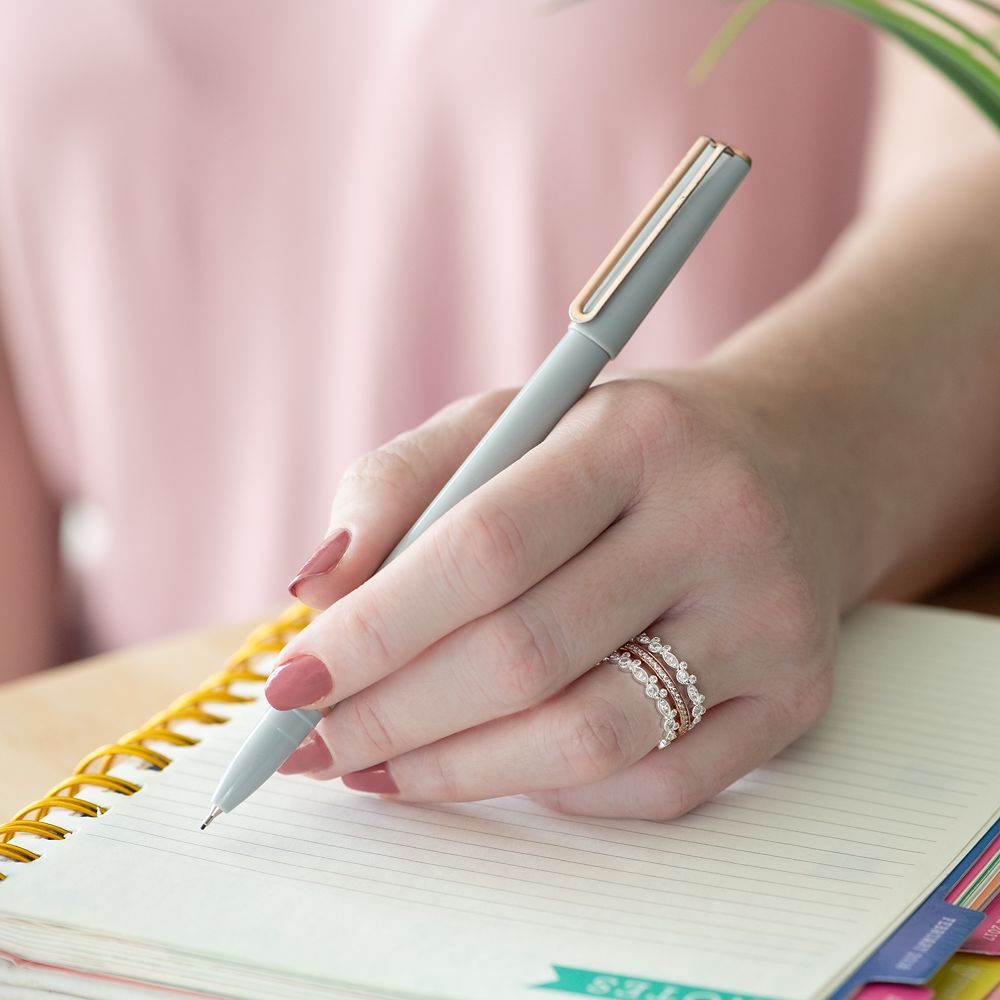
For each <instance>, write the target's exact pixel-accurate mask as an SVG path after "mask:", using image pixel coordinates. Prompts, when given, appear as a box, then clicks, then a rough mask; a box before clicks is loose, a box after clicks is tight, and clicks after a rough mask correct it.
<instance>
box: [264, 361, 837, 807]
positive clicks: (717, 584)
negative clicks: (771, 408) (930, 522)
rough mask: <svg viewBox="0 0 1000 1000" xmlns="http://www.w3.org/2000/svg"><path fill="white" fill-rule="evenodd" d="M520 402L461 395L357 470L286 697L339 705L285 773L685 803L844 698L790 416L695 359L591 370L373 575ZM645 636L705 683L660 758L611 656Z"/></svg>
mask: <svg viewBox="0 0 1000 1000" xmlns="http://www.w3.org/2000/svg"><path fill="white" fill-rule="evenodd" d="M512 395H513V393H511V392H506V391H505V392H495V393H491V394H488V395H484V396H480V397H475V398H472V399H468V400H463V401H460V402H458V403H455V404H453V405H451V406H449V407H447V408H446V409H444V410H443V411H441V412H440V413H438V414H437V415H436V416H435V417H433V418H432V419H431V420H429V421H428V422H427V423H426V424H424V425H422V426H421V427H418V428H416V429H415V430H413V431H410V432H408V433H406V434H403V435H402V436H400V437H399V438H397V439H395V440H394V441H392V442H390V443H389V444H387V445H386V446H384V447H383V448H380V449H378V450H377V451H375V452H372V453H371V454H369V455H366V456H365V457H364V458H362V459H361V460H360V461H358V462H357V463H355V465H354V466H353V467H352V468H351V469H350V470H349V471H348V472H347V474H346V475H345V476H344V478H343V481H342V483H341V485H340V488H339V490H338V493H337V496H336V498H335V500H334V503H333V510H332V518H331V525H332V527H331V531H330V534H329V535H328V536H327V540H326V542H325V543H324V545H323V546H321V547H320V549H319V550H318V551H317V553H316V554H315V555H314V556H313V558H312V559H311V560H310V562H309V563H307V564H306V566H305V567H304V568H303V572H302V574H300V576H299V577H298V578H297V580H296V581H294V582H293V591H294V592H295V593H296V594H297V596H299V597H300V599H302V600H304V601H306V602H307V603H309V604H311V605H312V606H314V607H317V608H321V607H325V608H326V610H325V611H323V612H322V613H321V614H320V615H318V617H317V618H316V620H315V621H314V622H313V623H312V624H311V625H310V626H309V627H308V628H306V629H305V630H304V631H303V632H302V633H301V634H299V635H298V636H297V637H296V638H295V639H293V640H292V642H290V643H289V645H288V647H287V648H286V649H285V650H284V651H283V653H282V655H281V658H280V663H281V664H283V665H281V666H280V668H279V669H278V670H276V671H275V673H273V674H272V676H271V679H270V680H269V682H268V685H267V689H266V690H267V697H268V699H269V701H270V702H271V704H272V705H274V706H275V707H277V708H282V709H288V708H294V707H305V706H308V707H320V706H326V705H332V706H333V708H332V710H331V711H330V712H329V714H328V715H327V716H326V718H324V719H323V721H322V722H321V723H320V725H319V727H318V728H317V730H316V732H315V733H314V734H312V735H311V736H310V737H309V738H308V739H307V741H306V742H305V743H304V744H303V746H302V747H300V748H299V749H298V750H296V751H295V753H293V754H292V756H291V757H290V758H289V760H288V761H287V762H286V764H285V765H284V766H283V768H282V770H283V771H285V772H296V771H300V772H301V771H308V772H310V773H312V774H313V775H314V776H315V777H318V778H333V777H338V776H345V775H347V776H348V777H347V779H346V783H347V784H349V785H351V786H352V787H360V788H363V789H364V790H369V791H377V792H381V793H383V794H392V795H394V796H395V797H397V798H399V799H403V800H408V801H418V802H419V801H462V800H473V799H484V798H491V797H494V796H499V795H506V794H511V793H529V794H531V795H532V796H533V797H534V798H535V799H537V800H539V801H541V802H542V803H544V804H546V805H547V806H549V807H552V808H554V809H558V810H562V811H566V812H573V813H584V814H590V815H614V816H629V817H643V818H651V819H655V818H670V817H673V816H677V815H679V814H682V813H684V812H686V811H687V810H689V809H691V808H693V807H694V806H696V805H697V804H699V803H700V802H702V801H704V800H706V799H708V798H710V797H711V796H713V795H715V794H716V793H717V792H719V791H720V790H721V789H722V788H724V787H726V786H727V785H728V784H730V783H731V782H733V781H734V780H735V779H737V778H738V777H740V776H741V775H742V774H744V773H746V772H747V771H748V770H750V769H751V768H752V767H754V766H755V765H756V764H758V763H760V762H761V761H764V760H766V759H767V758H769V757H771V756H772V755H773V754H775V753H776V752H777V751H779V750H780V749H781V748H782V747H784V746H785V745H786V744H788V743H789V742H790V741H791V740H793V739H794V738H795V737H797V736H798V735H799V734H801V733H802V732H803V731H804V730H806V729H807V728H808V727H809V726H810V725H811V724H812V723H813V722H814V721H815V720H816V719H817V718H818V717H819V716H820V715H821V714H822V712H823V711H824V709H825V707H826V705H827V702H828V697H829V691H830V679H831V676H830V675H831V658H832V651H833V644H834V637H835V635H836V624H837V619H838V613H839V607H838V592H837V586H836V584H835V582H833V581H834V577H835V574H836V550H837V545H836V541H835V539H833V538H832V537H831V531H829V530H827V529H826V527H825V525H826V523H827V521H826V518H824V517H823V516H820V513H819V511H818V509H817V508H818V503H817V502H816V499H815V498H813V497H809V496H807V495H803V491H802V490H801V489H800V488H799V487H798V486H797V485H796V484H797V482H798V477H796V476H795V475H793V474H792V472H791V471H789V470H792V469H793V467H794V464H795V460H797V459H795V442H794V440H791V438H790V435H789V431H788V429H787V428H784V427H782V426H781V425H780V423H775V422H773V421H771V422H769V421H766V420H763V419H760V418H759V417H758V416H757V412H758V411H757V409H756V408H755V406H754V401H753V400H743V399H741V398H740V394H739V392H738V391H737V390H736V389H735V388H734V387H733V385H732V384H731V383H728V382H726V381H725V380H724V379H719V378H716V377H715V376H713V374H712V373H711V370H710V369H701V370H699V369H696V370H692V371H689V372H686V373H673V374H669V375H667V374H664V375H657V376H656V378H644V379H622V380H616V381H610V382H606V383H603V384H600V385H598V386H595V387H594V388H592V389H591V390H590V391H588V392H587V393H586V395H585V396H584V397H583V398H582V399H581V400H580V401H579V402H578V403H577V404H576V405H575V406H574V407H573V409H572V410H571V411H570V412H569V413H568V414H567V415H566V417H565V418H564V419H563V420H562V421H561V422H560V423H559V425H558V426H557V427H556V428H555V430H554V431H553V432H552V434H551V435H550V436H549V437H548V439H547V440H546V441H544V442H543V443H542V444H541V445H539V446H538V447H537V448H535V449H533V450H532V451H531V452H530V453H529V454H528V455H526V456H525V457H524V458H522V459H521V460H520V461H518V462H516V463H515V464H514V465H513V466H511V467H510V468H509V469H507V470H506V471H504V472H503V473H501V474H500V475H499V476H497V477H496V478H495V479H493V480H492V481H491V482H489V483H487V484H486V485H485V486H483V487H482V488H481V489H479V490H478V491H477V492H476V493H475V494H473V495H472V496H470V497H468V498H466V499H465V500H464V501H463V502H462V503H460V504H458V505H457V506H456V507H455V508H454V509H453V510H451V511H450V512H449V513H448V514H446V515H445V516H444V517H442V518H441V519H440V520H439V521H437V522H436V523H435V524H434V525H433V526H432V527H431V528H429V529H428V530H427V531H426V532H425V533H424V534H423V535H422V536H421V537H420V538H419V539H418V540H417V541H416V542H415V543H414V544H413V545H412V546H411V547H410V548H409V549H407V550H406V551H405V552H404V553H403V554H402V555H401V556H399V557H398V558H397V559H395V560H394V561H393V562H392V563H390V564H389V565H388V566H387V567H386V568H385V569H384V570H382V571H381V572H379V573H377V574H376V575H375V576H373V577H371V578H370V579H369V577H370V576H371V574H372V573H373V572H374V571H375V570H376V568H377V567H378V566H379V564H380V563H381V561H382V560H383V559H384V558H385V556H386V555H387V554H388V552H389V551H390V550H391V548H392V547H393V545H394V544H395V543H396V541H397V540H398V539H399V538H400V537H401V536H402V534H403V533H404V531H405V530H406V529H407V528H408V527H409V525H410V524H411V523H412V522H413V521H414V520H415V519H416V517H417V516H418V515H419V513H420V512H421V510H423V508H424V507H425V506H426V505H427V503H428V502H429V501H430V500H431V499H432V497H433V496H434V495H435V494H436V493H437V491H438V490H439V489H440V487H441V486H442V485H443V483H444V482H445V481H446V479H447V478H448V476H449V475H450V474H451V473H452V472H453V471H454V469H455V468H456V467H457V466H458V464H459V463H460V462H461V460H462V459H463V458H464V457H465V455H466V454H467V453H468V451H469V450H470V449H471V447H472V446H473V445H474V444H475V442H476V441H477V440H478V439H479V438H480V437H481V436H482V434H483V433H484V432H485V431H486V429H487V428H488V427H489V426H490V424H491V423H492V422H493V420H494V419H495V418H496V416H497V415H498V414H499V413H500V411H501V410H502V409H503V407H504V406H505V405H506V404H507V402H508V401H509V400H510V398H511V397H512ZM334 564H336V565H335V566H334ZM643 630H645V631H647V632H649V633H650V634H654V633H655V634H657V635H659V636H661V637H662V638H663V641H664V642H665V643H671V644H672V645H673V647H674V648H675V649H676V650H677V651H678V655H681V656H682V657H683V658H685V659H686V660H687V661H688V662H689V663H690V664H691V669H692V670H694V671H696V673H697V675H698V686H699V687H700V689H701V691H702V692H703V693H704V694H705V696H706V699H707V701H706V704H707V707H708V712H707V714H706V716H705V717H704V719H703V720H702V724H700V725H698V726H697V727H696V728H695V729H694V730H693V731H691V732H690V733H688V734H687V735H684V736H682V737H681V738H680V739H678V740H677V741H676V742H675V743H673V744H672V745H671V746H669V747H668V748H666V749H664V750H655V749H653V748H654V747H655V746H656V743H657V741H658V739H659V737H660V736H661V735H662V732H661V727H660V722H661V719H660V717H659V715H658V713H657V711H656V709H655V706H654V704H653V702H652V701H651V700H649V699H648V698H647V697H646V696H645V694H644V692H643V690H642V688H641V687H640V685H639V684H637V683H636V682H635V681H634V680H633V679H632V678H631V677H629V676H627V675H623V674H622V673H621V672H620V671H618V670H617V669H616V668H615V667H614V666H613V665H611V664H609V663H598V661H599V660H600V659H601V658H602V657H603V656H604V655H605V654H607V653H608V652H609V651H611V650H613V649H614V648H615V647H616V646H618V645H619V644H621V643H623V642H624V641H625V640H627V639H629V638H630V637H632V636H634V635H636V634H637V633H639V632H642V631H643ZM595 664H596V665H595ZM355 772H361V773H360V774H358V773H355Z"/></svg>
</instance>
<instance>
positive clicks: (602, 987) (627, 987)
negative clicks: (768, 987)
mask: <svg viewBox="0 0 1000 1000" xmlns="http://www.w3.org/2000/svg"><path fill="white" fill-rule="evenodd" d="M552 971H553V972H554V973H555V975H556V979H555V982H552V983H535V984H534V986H533V989H536V990H560V991H561V992H563V993H576V994H577V995H578V996H585V997H606V998H607V1000H777V998H775V997H762V996H757V995H754V994H750V993H727V992H726V991H725V990H707V989H704V988H702V987H701V986H686V985H685V984H684V983H664V982H657V981H655V980H652V979H637V978H636V977H635V976H619V975H615V974H613V973H610V972H594V971H592V970H591V969H571V968H569V967H568V966H565V965H553V966H552Z"/></svg>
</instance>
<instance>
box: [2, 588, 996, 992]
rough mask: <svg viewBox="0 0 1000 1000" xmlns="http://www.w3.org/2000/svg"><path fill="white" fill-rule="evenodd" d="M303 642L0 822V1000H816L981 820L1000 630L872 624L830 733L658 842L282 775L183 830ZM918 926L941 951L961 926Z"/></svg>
mask: <svg viewBox="0 0 1000 1000" xmlns="http://www.w3.org/2000/svg"><path fill="white" fill-rule="evenodd" d="M305 622H306V617H305V613H304V611H303V610H302V609H292V610H291V611H289V612H288V613H287V614H286V615H285V616H284V617H283V618H282V619H281V620H280V621H278V622H276V623H274V624H273V625H269V626H266V627H262V628H261V629H258V630H257V631H256V632H255V633H254V634H253V635H252V636H251V637H250V639H249V640H248V642H247V643H246V645H245V646H244V648H243V649H241V650H240V651H239V652H238V653H237V654H236V656H234V657H233V659H232V660H231V662H230V663H229V664H228V666H227V667H226V668H225V670H224V671H223V672H222V673H220V674H218V675H216V676H215V677H212V678H209V680H208V681H207V682H206V683H205V685H203V687H201V688H200V689H199V690H198V691H196V692H194V693H192V694H191V695H188V696H186V697H185V698H183V699H181V700H180V701H178V702H177V703H176V704H175V705H173V706H171V707H170V708H169V709H167V710H166V711H165V712H163V713H162V714H161V715H160V716H158V717H157V718H155V719H153V720H151V721H150V723H149V724H148V725H147V726H145V727H143V728H142V729H140V730H137V731H136V732H134V733H131V734H128V735H127V736H125V737H123V738H122V739H121V740H119V741H118V742H117V743H115V744H111V745H109V746H107V747H104V748H101V749H100V750H98V751H97V752H96V753H95V754H93V755H91V756H90V757H89V758H87V759H86V760H85V761H84V762H83V763H82V765H81V766H80V768H79V769H78V771H77V773H76V774H74V775H73V777H71V778H70V779H68V780H67V781H66V782H63V783H62V784H61V785H59V786H58V787H56V788H54V789H53V790H52V791H51V792H50V794H49V795H48V796H46V797H45V798H44V799H42V800H40V801H39V802H38V803H36V804H35V805H33V806H32V807H30V808H29V809H27V810H25V811H24V812H23V813H22V814H20V816H19V817H18V818H17V819H16V820H15V821H14V822H12V823H9V824H7V825H6V826H3V827H0V875H3V876H5V878H4V881H3V882H2V883H0V997H3V998H5V1000H6V998H8V997H10V998H17V1000H30V998H34V997H43V996H44V997H85V998H97V1000H105V998H107V1000H115V998H121V1000H126V998H133V997H135V998H139V997H142V998H147V997H159V998H164V997H169V996H184V997H237V998H254V1000H258V998H266V1000H274V998H281V1000H285V998H289V1000H299V998H301V1000H313V998H316V1000H318V998H323V1000H329V998H338V997H392V998H396V997H407V998H409V997H413V998H429V997H435V998H448V1000H507V998H511V1000H514V998H520V1000H528V998H531V997H536V998H540V997H544V996H546V995H548V996H553V995H556V996H558V995H562V996H571V995H587V996H607V997H618V998H628V1000H735V998H740V1000H761V998H768V1000H809V998H826V997H830V996H833V995H836V994H837V993H838V991H843V990H844V989H850V990H852V991H853V987H851V986H850V984H851V983H857V982H861V981H862V980H861V979H859V978H858V977H859V975H862V973H859V972H858V970H863V969H865V968H867V967H868V965H866V963H868V964H869V965H870V963H871V962H872V961H873V957H872V956H873V954H876V953H878V951H879V949H880V946H881V945H882V944H883V943H884V942H886V941H889V940H893V939H894V937H893V936H894V934H896V932H897V931H898V933H902V930H898V929H900V928H906V927H911V926H916V925H917V924H919V918H920V917H921V914H925V913H927V912H931V914H932V916H933V915H934V914H933V906H936V905H937V904H938V900H937V896H936V891H937V892H943V891H944V889H940V890H938V889H937V887H939V886H941V885H942V883H943V880H944V881H947V878H948V877H949V873H950V872H951V873H952V876H950V877H951V878H952V879H953V880H954V879H955V878H958V877H960V876H961V874H962V872H961V866H962V865H963V864H964V865H965V866H966V868H968V867H969V865H971V864H972V863H973V861H972V860H971V859H972V856H971V855H970V854H969V852H970V849H971V848H972V847H973V845H975V844H977V842H980V841H982V840H983V838H985V837H987V836H988V835H989V834H990V831H991V828H992V827H993V824H994V823H995V822H996V821H997V819H998V817H1000V808H998V807H1000V766H998V761H1000V726H998V724H997V716H998V707H1000V619H992V618H984V617H979V616H975V615H968V614H958V613H954V612H946V611H937V610H929V609H918V608H913V607H892V606H872V607H868V608H865V609H863V610H862V611H861V612H860V613H858V614H857V615H856V616H855V617H854V618H852V619H851V620H850V621H849V622H848V623H847V625H846V626H845V627H844V631H843V638H842V642H841V651H840V654H839V664H838V675H837V676H838V682H837V690H836V693H835V697H834V701H833V705H832V707H831V709H830V711H829V713H828V714H827V716H826V717H825V718H824V719H823V721H822V722H821V723H820V724H819V725H818V726H817V727H815V728H814V729H813V730H812V731H811V732H810V733H809V734H808V735H806V736H805V737H803V738H802V739H800V740H799V741H798V742H796V743H795V744H793V745H792V746H791V747H789V748H788V749H787V750H786V751H785V752H783V753H782V754H781V755H780V756H778V757H777V758H775V759H774V760H773V761H771V762H769V763H768V764H766V765H764V766H762V767H760V768H758V769H757V770H755V771H754V772H752V773H751V774H750V775H748V776H747V777H745V778H743V779H742V780H740V781H738V782H736V784H734V785H733V786H732V787H730V788H729V789H727V790H726V791H725V792H723V793H722V794H721V795H719V796H718V797H717V798H716V799H715V800H713V801H712V802H710V803H708V804H706V805H704V806H702V807H700V808H698V809H696V810H694V811H693V812H692V813H690V814H689V815H687V816H684V817H682V818H680V819H678V820H676V821H673V822H669V823H652V822H638V821H626V820H617V821H616V820H610V819H583V818H574V817H567V816H561V815H556V814H553V813H550V812H546V811H545V810H543V809H541V808H538V807H536V806H534V805H533V804H532V803H530V802H529V801H527V800H524V799H520V798H506V799H498V800H492V801H488V802H481V803H474V804H460V805H434V806H409V805H406V804H403V803H398V802H391V801H385V800H381V799H378V798H372V797H368V796H365V795H362V794H360V793H354V792H350V791H348V790H346V789H345V788H343V787H342V786H341V785H340V784H339V783H318V782H312V781H310V780H309V779H306V778H302V777H283V776H280V775H279V776H276V777H275V778H274V779H273V780H272V781H270V782H269V783H268V784H267V785H266V786H265V787H264V788H263V789H262V790H261V791H260V792H259V793H258V794H257V795H256V796H255V797H254V798H253V799H252V800H251V801H249V802H248V803H246V804H245V806H244V807H243V808H242V809H240V810H239V811H238V812H237V813H235V814H233V815H230V816H227V817H225V818H223V819H222V820H220V821H219V822H218V823H216V824H214V825H213V826H212V827H210V828H209V830H207V831H205V832H204V833H202V832H200V831H199V829H198V826H199V822H200V820H201V819H202V818H203V816H204V814H205V811H206V805H207V803H208V800H209V796H210V793H211V791H212V788H213V786H214V784H215V782H216V780H217V778H218V776H219V774H220V772H221V769H222V768H223V767H224V765H225V764H226V762H227V761H228V760H229V758H230V756H231V754H232V752H233V751H234V749H235V748H236V746H237V745H238V744H239V743H240V741H241V740H242V738H243V736H244V735H245V733H246V732H247V731H248V729H249V728H250V727H251V726H252V725H253V723H254V721H255V719H256V718H257V717H258V715H259V713H260V712H261V711H262V709H263V705H262V699H261V698H260V682H261V680H262V679H263V678H264V676H266V673H267V671H268V669H269V668H270V666H271V664H272V662H273V660H274V657H275V654H276V652H277V651H278V650H279V649H280V648H281V647H282V646H283V644H284V643H285V641H286V640H287V638H288V637H289V636H290V635H291V634H292V633H293V632H294V631H295V630H296V629H298V628H301V627H302V626H303V625H304V624H305ZM701 673H703V674H704V676H705V678H706V679H707V678H708V677H710V669H709V668H707V667H706V668H705V669H704V670H702V671H701ZM629 695H631V691H627V690H623V696H629ZM666 752H667V753H669V752H670V751H666ZM998 829H1000V828H998ZM963 858H965V859H966V860H965V861H964V862H963V860H962V859H963ZM956 865H957V866H959V867H958V868H956ZM983 870H989V869H988V867H987V868H986V869H983ZM976 877H977V878H979V879H980V881H981V878H982V876H981V874H980V875H977V876H976ZM941 905H947V904H944V903H942V904H941ZM928 907H932V910H931V911H928V909H927V908H928ZM953 909H954V908H953ZM936 919H937V923H936V924H934V925H933V927H932V930H931V931H929V932H926V933H924V936H923V937H922V938H921V939H920V941H922V942H924V943H925V944H926V942H927V941H931V943H932V944H933V945H934V946H935V947H936V946H938V945H940V943H941V940H940V939H942V938H944V937H947V935H948V934H949V933H950V934H952V936H954V927H953V926H952V925H956V926H960V925H961V921H958V923H957V924H956V921H955V920H954V919H951V918H949V919H948V920H943V919H941V918H936ZM978 919H979V915H978V914H972V915H971V917H970V918H968V919H967V920H966V923H968V924H974V923H976V922H978ZM949 920H950V923H949ZM915 921H916V923H915ZM945 925H947V928H951V930H950V931H949V930H948V929H947V928H946V929H945V930H941V928H942V927H944V926H945ZM935 928H936V929H935ZM921 933H923V932H921ZM967 933H968V928H967V927H966V928H964V929H963V930H962V934H963V935H964V934H967ZM897 936H898V935H897ZM920 941H918V943H917V945H915V946H914V948H913V949H911V950H912V951H913V953H914V954H916V953H917V952H919V951H920V948H921V947H922V945H921V944H920ZM955 946H956V945H954V944H953V946H952V947H951V949H950V950H952V951H953V950H954V947H955ZM926 950H927V949H925V951H926ZM918 958H920V960H925V959H926V958H927V956H926V955H923V957H922V958H921V956H920V955H918ZM925 964H927V963H926V961H925ZM931 971H933V970H931ZM852 976H853V977H854V978H853V979H852V978H851V977H852ZM845 983H847V984H848V986H847V987H845V986H844V984H845ZM924 995H926V994H924Z"/></svg>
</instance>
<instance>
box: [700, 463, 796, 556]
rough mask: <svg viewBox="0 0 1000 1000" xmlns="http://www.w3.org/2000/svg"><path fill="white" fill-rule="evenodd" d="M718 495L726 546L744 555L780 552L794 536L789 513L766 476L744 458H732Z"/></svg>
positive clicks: (720, 479) (723, 470)
mask: <svg viewBox="0 0 1000 1000" xmlns="http://www.w3.org/2000/svg"><path fill="white" fill-rule="evenodd" d="M716 482H717V486H716V496H717V505H718V508H719V517H720V520H721V521H722V525H721V527H722V533H723V535H724V537H725V539H726V543H727V544H735V545H736V546H738V547H739V550H740V551H741V552H744V553H752V554H759V553H762V552H771V551H776V550H781V549H783V548H784V547H786V546H787V544H788V542H789V540H790V536H791V522H790V519H789V516H788V512H787V510H786V509H785V507H784V506H783V504H781V502H780V501H779V500H778V497H777V493H776V491H775V490H774V489H772V488H771V487H770V486H769V484H768V483H767V482H766V480H765V477H764V475H763V473H762V472H761V471H760V469H758V468H757V467H756V466H755V465H753V464H752V463H751V462H749V461H747V460H746V459H744V458H743V457H742V456H735V455H734V456H730V457H729V459H728V461H725V462H723V463H722V468H721V469H720V474H719V475H718V477H717V480H716Z"/></svg>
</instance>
